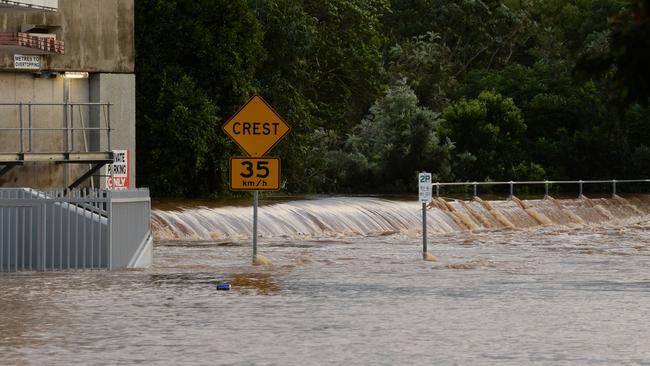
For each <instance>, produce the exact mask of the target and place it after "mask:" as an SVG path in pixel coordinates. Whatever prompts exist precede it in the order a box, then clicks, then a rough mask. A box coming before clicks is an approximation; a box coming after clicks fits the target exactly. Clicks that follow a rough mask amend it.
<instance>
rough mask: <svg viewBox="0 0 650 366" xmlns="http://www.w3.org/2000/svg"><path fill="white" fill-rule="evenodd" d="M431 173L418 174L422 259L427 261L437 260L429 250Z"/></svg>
mask: <svg viewBox="0 0 650 366" xmlns="http://www.w3.org/2000/svg"><path fill="white" fill-rule="evenodd" d="M432 188H433V187H432V184H431V173H426V172H422V173H420V174H418V196H419V200H420V202H421V203H422V259H424V260H425V261H430V260H435V259H434V258H435V257H433V256H432V255H430V254H429V253H428V251H427V204H429V202H431V201H432V199H433V198H432V197H431V189H432Z"/></svg>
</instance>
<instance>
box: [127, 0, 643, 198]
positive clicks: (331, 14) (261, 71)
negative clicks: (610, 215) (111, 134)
mask: <svg viewBox="0 0 650 366" xmlns="http://www.w3.org/2000/svg"><path fill="white" fill-rule="evenodd" d="M135 11H136V50H137V54H136V75H137V141H138V154H137V156H138V165H139V168H138V172H139V174H140V177H139V180H140V182H141V183H142V184H144V185H147V186H149V187H150V188H151V189H152V193H153V194H154V195H158V196H162V195H171V196H189V195H194V196H197V195H200V196H206V195H219V194H225V193H227V192H228V189H227V188H228V171H227V163H228V159H229V158H230V157H231V156H235V155H241V152H239V151H238V149H237V148H236V146H234V144H233V143H232V142H231V141H229V139H228V138H227V137H226V136H225V134H224V133H223V131H222V130H221V125H222V124H223V123H224V122H225V120H226V119H227V118H228V117H229V116H231V115H232V114H233V113H234V112H235V111H236V110H237V109H238V108H239V107H240V106H241V105H242V104H243V103H244V102H245V101H246V100H247V99H248V98H249V97H251V96H252V95H253V94H255V93H259V94H260V95H262V96H263V97H264V98H265V99H267V100H268V101H269V102H270V104H271V105H273V106H274V108H275V109H276V110H277V111H278V112H279V113H280V114H281V115H282V116H283V117H284V118H285V120H287V122H288V123H289V124H290V125H291V127H292V133H291V134H290V135H289V136H288V138H287V139H286V140H285V141H284V142H282V143H281V144H280V145H278V147H276V148H275V150H274V151H273V152H272V154H274V155H279V156H281V157H282V158H283V172H282V177H283V180H284V187H285V189H286V190H287V191H290V192H301V193H305V192H329V193H333V192H343V193H345V192H356V193H368V192H409V191H411V190H413V189H415V186H416V185H415V184H414V183H413V182H414V177H415V174H416V173H417V172H418V171H423V170H427V171H431V172H432V173H434V175H435V176H436V177H437V179H441V180H466V179H471V180H484V179H520V180H524V179H588V178H599V179H611V178H617V179H622V178H639V177H645V174H646V171H647V170H648V168H650V143H648V141H650V113H648V112H650V111H649V108H650V107H649V105H648V101H649V98H650V74H649V70H650V68H649V67H648V65H650V51H649V50H650V21H649V15H648V14H649V11H650V0H629V1H628V0H475V1H465V0H452V1H448V0H332V1H323V0H264V1H260V0H229V1H223V0H198V1H197V0H193V1H190V0H142V1H138V2H136V9H135Z"/></svg>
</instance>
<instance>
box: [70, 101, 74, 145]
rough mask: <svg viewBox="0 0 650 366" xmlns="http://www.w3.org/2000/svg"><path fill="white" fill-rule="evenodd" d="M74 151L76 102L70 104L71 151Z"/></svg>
mask: <svg viewBox="0 0 650 366" xmlns="http://www.w3.org/2000/svg"><path fill="white" fill-rule="evenodd" d="M72 151H74V104H70V152H72Z"/></svg>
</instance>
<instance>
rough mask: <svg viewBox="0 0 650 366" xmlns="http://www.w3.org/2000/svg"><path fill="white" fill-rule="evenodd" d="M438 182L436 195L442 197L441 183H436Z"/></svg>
mask: <svg viewBox="0 0 650 366" xmlns="http://www.w3.org/2000/svg"><path fill="white" fill-rule="evenodd" d="M435 184H436V197H440V183H435Z"/></svg>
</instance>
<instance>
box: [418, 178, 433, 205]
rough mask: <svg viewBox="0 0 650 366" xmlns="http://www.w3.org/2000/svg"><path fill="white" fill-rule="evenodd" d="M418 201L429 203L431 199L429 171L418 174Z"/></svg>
mask: <svg viewBox="0 0 650 366" xmlns="http://www.w3.org/2000/svg"><path fill="white" fill-rule="evenodd" d="M418 182H419V187H420V189H419V196H420V202H422V203H429V202H431V201H432V196H431V188H432V186H431V173H420V174H418Z"/></svg>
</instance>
